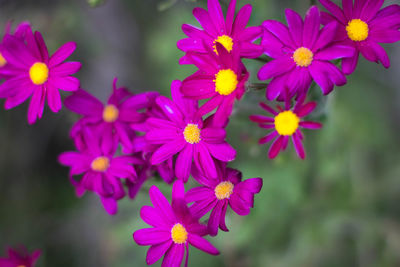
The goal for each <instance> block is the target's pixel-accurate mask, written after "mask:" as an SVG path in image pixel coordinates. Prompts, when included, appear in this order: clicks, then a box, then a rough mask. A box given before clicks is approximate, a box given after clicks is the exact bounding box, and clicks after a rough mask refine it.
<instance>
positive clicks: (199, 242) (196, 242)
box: [188, 233, 219, 255]
mask: <svg viewBox="0 0 400 267" xmlns="http://www.w3.org/2000/svg"><path fill="white" fill-rule="evenodd" d="M188 241H189V243H190V244H191V245H192V246H194V247H196V248H198V249H200V250H202V251H204V252H207V253H209V254H211V255H219V251H218V249H216V248H215V247H214V246H213V245H212V244H211V243H210V242H209V241H208V240H206V239H204V238H202V237H200V236H198V235H194V234H190V233H189V235H188Z"/></svg>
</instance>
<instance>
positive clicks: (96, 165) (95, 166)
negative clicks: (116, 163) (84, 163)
mask: <svg viewBox="0 0 400 267" xmlns="http://www.w3.org/2000/svg"><path fill="white" fill-rule="evenodd" d="M91 167H92V170H94V171H98V172H105V171H106V170H107V169H108V167H110V160H109V159H108V158H107V157H97V158H95V159H94V160H93V161H92V164H91Z"/></svg>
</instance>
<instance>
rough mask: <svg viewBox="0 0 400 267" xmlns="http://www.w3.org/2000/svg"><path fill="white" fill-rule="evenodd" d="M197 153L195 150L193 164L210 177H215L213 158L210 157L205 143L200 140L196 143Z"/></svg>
mask: <svg viewBox="0 0 400 267" xmlns="http://www.w3.org/2000/svg"><path fill="white" fill-rule="evenodd" d="M195 149H196V150H197V153H196V151H195V158H194V159H195V164H196V166H197V168H199V169H201V170H203V172H204V173H205V174H206V176H208V177H209V178H211V179H215V178H217V170H216V168H215V163H214V160H213V159H212V157H211V155H210V152H209V151H208V148H207V147H206V145H204V144H203V143H202V142H200V143H198V144H197V145H196V148H195Z"/></svg>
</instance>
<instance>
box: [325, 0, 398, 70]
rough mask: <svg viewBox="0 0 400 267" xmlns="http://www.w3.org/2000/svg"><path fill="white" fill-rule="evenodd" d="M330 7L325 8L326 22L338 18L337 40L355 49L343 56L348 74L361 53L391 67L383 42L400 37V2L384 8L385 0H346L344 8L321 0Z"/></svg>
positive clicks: (344, 68) (391, 41) (353, 68)
mask: <svg viewBox="0 0 400 267" xmlns="http://www.w3.org/2000/svg"><path fill="white" fill-rule="evenodd" d="M319 1H320V3H321V4H322V5H323V6H324V7H325V8H326V9H327V10H328V11H329V13H327V12H322V22H323V23H324V24H327V23H331V22H332V21H335V22H337V23H338V31H337V34H336V36H335V41H336V42H337V43H338V44H344V45H349V46H352V47H354V48H355V49H356V51H357V52H356V53H355V54H354V55H353V56H352V57H349V58H345V59H343V62H342V67H343V72H344V73H345V74H351V73H352V72H353V71H354V70H355V68H356V66H357V63H358V58H359V54H360V53H361V54H362V55H363V56H364V57H365V58H366V59H367V60H369V61H372V62H376V63H379V62H381V63H382V65H383V66H384V67H385V68H389V67H390V60H389V57H388V55H387V54H386V52H385V50H384V49H383V48H382V46H380V45H379V44H380V43H394V42H397V41H399V40H400V31H399V28H400V6H399V5H390V6H387V7H385V8H382V9H381V7H382V5H383V3H384V0H364V1H357V0H356V1H355V2H354V3H353V0H343V1H342V9H340V8H339V7H338V6H337V5H336V4H335V3H333V2H332V1H330V0H319Z"/></svg>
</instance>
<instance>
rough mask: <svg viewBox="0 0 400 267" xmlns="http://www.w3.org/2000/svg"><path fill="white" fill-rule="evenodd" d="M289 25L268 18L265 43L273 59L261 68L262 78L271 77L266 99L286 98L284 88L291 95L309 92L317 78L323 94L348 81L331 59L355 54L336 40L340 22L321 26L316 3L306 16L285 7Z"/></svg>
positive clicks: (349, 47)
mask: <svg viewBox="0 0 400 267" xmlns="http://www.w3.org/2000/svg"><path fill="white" fill-rule="evenodd" d="M286 20H287V22H288V25H289V27H287V26H285V25H284V24H282V23H281V22H278V21H274V20H267V21H265V22H264V23H263V26H264V28H265V30H264V36H263V39H262V45H263V46H264V49H265V53H266V54H267V55H268V56H270V57H272V58H273V59H274V60H272V61H271V62H268V63H267V64H265V65H264V66H263V67H262V68H261V69H260V71H259V72H258V78H259V79H260V80H269V79H272V81H271V82H270V83H269V85H268V87H267V99H268V100H273V99H275V98H277V97H278V96H280V98H279V100H283V97H284V94H283V93H284V90H285V88H288V89H289V94H290V97H292V96H293V95H295V94H297V93H298V94H303V93H306V92H307V90H308V88H309V87H310V85H311V82H312V81H313V80H314V81H315V82H316V83H317V84H318V85H319V86H320V87H321V89H322V91H323V93H324V94H329V93H330V92H331V91H332V90H333V87H334V85H337V86H342V85H344V84H346V82H347V81H346V77H345V76H344V74H343V73H342V71H341V70H340V69H339V68H337V67H336V66H335V65H334V64H333V63H331V62H330V61H331V60H336V59H342V58H346V57H351V56H353V55H354V52H355V50H354V48H352V47H351V46H346V45H343V44H334V43H333V41H334V37H335V34H336V29H337V23H335V22H333V23H330V24H329V25H327V26H325V27H324V28H322V29H321V30H320V27H321V24H320V14H319V10H318V8H317V7H316V6H313V7H311V8H310V9H309V10H308V12H307V15H306V17H305V19H304V22H303V19H302V18H301V16H300V15H299V14H298V13H296V12H294V11H293V10H290V9H286Z"/></svg>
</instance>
